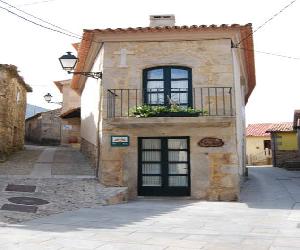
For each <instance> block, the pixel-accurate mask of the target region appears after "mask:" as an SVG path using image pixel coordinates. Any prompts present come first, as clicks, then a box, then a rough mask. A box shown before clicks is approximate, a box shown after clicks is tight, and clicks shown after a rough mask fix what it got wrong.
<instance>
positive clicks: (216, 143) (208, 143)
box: [198, 137, 224, 148]
mask: <svg viewBox="0 0 300 250" xmlns="http://www.w3.org/2000/svg"><path fill="white" fill-rule="evenodd" d="M198 145H199V146H200V147H207V148H208V147H222V146H223V145H224V142H223V140H222V139H219V138H214V137H205V138H203V139H201V140H200V141H199V142H198Z"/></svg>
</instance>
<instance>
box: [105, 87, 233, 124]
mask: <svg viewBox="0 0 300 250" xmlns="http://www.w3.org/2000/svg"><path fill="white" fill-rule="evenodd" d="M144 96H145V98H147V99H148V100H147V101H144V99H145V98H144ZM164 98H165V96H164V95H163V93H162V91H161V90H160V89H151V90H148V91H146V94H145V93H144V92H143V91H142V90H140V89H108V90H107V103H106V105H107V109H106V110H107V118H115V117H128V116H131V115H132V112H133V111H134V110H135V109H136V108H137V107H138V106H140V105H142V104H144V103H151V105H163V103H166V100H164ZM168 98H169V97H168ZM189 99H192V107H193V108H194V109H197V110H201V111H203V112H202V113H201V115H203V116H234V108H233V106H234V105H233V91H232V87H197V88H193V91H192V94H190V95H189V94H188V92H187V91H184V90H183V89H178V90H177V91H176V90H174V91H173V90H172V93H171V98H170V100H171V102H173V103H177V104H180V105H181V106H187V103H189Z"/></svg>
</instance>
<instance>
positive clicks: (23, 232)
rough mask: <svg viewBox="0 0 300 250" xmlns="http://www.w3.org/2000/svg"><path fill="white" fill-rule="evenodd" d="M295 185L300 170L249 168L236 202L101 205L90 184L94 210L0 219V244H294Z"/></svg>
mask: <svg viewBox="0 0 300 250" xmlns="http://www.w3.org/2000/svg"><path fill="white" fill-rule="evenodd" d="M86 181H87V180H86ZM89 181H90V180H88V181H87V182H89ZM65 184H67V183H65ZM80 185H81V184H80ZM80 185H79V186H80ZM76 186H77V184H76ZM84 186H85V187H86V184H85V185H84ZM73 188H74V185H73V186H72V187H69V189H73ZM81 188H83V186H80V187H78V190H80V189H81ZM299 188H300V172H288V171H286V170H283V169H278V168H272V167H251V168H249V180H248V181H247V182H246V183H245V185H244V187H243V190H242V196H241V201H240V202H206V201H192V200H186V199H174V198H172V199H157V198H156V199H154V198H153V199H141V200H137V201H131V202H129V203H127V204H119V205H113V206H100V205H97V204H95V203H94V204H93V201H92V200H93V198H92V197H93V195H94V194H93V192H94V190H93V189H89V190H87V191H88V192H86V196H88V201H91V203H88V202H87V203H86V205H88V206H93V205H95V207H93V208H81V209H76V210H73V211H67V212H64V213H60V214H55V215H50V216H48V217H44V218H38V219H35V220H31V221H27V222H23V223H10V224H5V225H2V227H0V244H1V250H2V249H4V250H27V249H30V250H32V249H38V250H40V249H45V250H46V249H53V250H66V249H68V250H76V249H85V250H86V249H126V250H127V249H129V250H130V249H133V250H137V249H138V250H140V249H151V250H153V249H154V250H155V249H161V250H163V249H166V250H179V249H182V250H184V249H205V250H299V249H300V231H299V230H300V205H299V204H300V195H299ZM57 191H58V193H60V188H58V190H57ZM46 193H47V192H46ZM87 193H88V195H87ZM69 194H70V195H71V194H72V195H75V197H79V196H77V195H76V194H75V192H70V193H69ZM49 195H50V197H53V196H52V195H51V194H50V193H49ZM43 198H44V199H48V197H47V196H43ZM50 199H51V198H49V200H50ZM68 199H70V197H68ZM73 201H76V202H78V200H77V198H74V200H73ZM55 202H56V201H55ZM81 205H83V203H81V202H79V203H77V205H76V207H80V206H81ZM69 208H70V209H72V205H70V207H68V208H67V209H69ZM73 208H74V207H73ZM58 210H60V209H58ZM1 212H3V211H1ZM2 219H3V218H2Z"/></svg>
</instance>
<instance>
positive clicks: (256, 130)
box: [246, 123, 272, 137]
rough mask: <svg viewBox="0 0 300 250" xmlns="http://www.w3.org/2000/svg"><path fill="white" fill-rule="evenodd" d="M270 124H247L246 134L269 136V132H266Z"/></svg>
mask: <svg viewBox="0 0 300 250" xmlns="http://www.w3.org/2000/svg"><path fill="white" fill-rule="evenodd" d="M270 126H272V123H256V124H249V125H248V126H247V128H246V136H253V137H258V136H270V134H268V133H266V131H267V130H268V128H269V127H270Z"/></svg>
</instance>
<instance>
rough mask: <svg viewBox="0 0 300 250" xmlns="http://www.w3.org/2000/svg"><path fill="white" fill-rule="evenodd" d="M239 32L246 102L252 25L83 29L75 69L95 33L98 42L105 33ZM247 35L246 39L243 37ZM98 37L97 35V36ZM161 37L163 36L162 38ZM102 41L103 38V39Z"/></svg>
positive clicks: (251, 70)
mask: <svg viewBox="0 0 300 250" xmlns="http://www.w3.org/2000/svg"><path fill="white" fill-rule="evenodd" d="M224 31H225V32H227V31H228V32H230V31H234V32H239V33H240V39H241V41H242V43H241V47H242V48H244V50H241V51H243V52H242V53H244V56H245V60H246V71H247V78H248V81H247V82H248V93H247V96H246V98H245V99H246V102H247V100H248V98H249V96H250V95H251V93H252V91H253V89H254V87H255V84H256V83H255V82H256V81H255V65H254V50H253V49H254V47H253V38H252V36H249V34H251V33H252V25H251V24H246V25H239V24H232V25H227V24H222V25H219V26H218V25H215V24H213V25H209V26H208V25H191V26H186V25H184V26H172V27H171V26H164V27H137V28H117V29H111V28H108V29H95V30H87V29H85V30H84V33H83V37H82V40H81V42H80V44H79V46H78V48H77V52H78V55H77V56H78V58H79V62H78V63H77V65H76V69H75V71H84V67H85V65H86V62H87V57H88V54H89V51H90V48H91V46H92V43H93V42H94V39H95V35H100V40H99V43H101V41H102V40H101V35H103V36H105V35H106V34H110V35H120V34H124V35H132V36H134V35H135V34H138V33H168V34H171V33H176V34H177V33H178V34H180V33H181V32H182V36H183V37H185V34H186V32H208V33H209V32H224ZM246 37H247V39H245V38H246ZM97 38H99V37H97ZM162 39H163V38H162ZM103 41H104V40H103ZM97 42H98V40H97ZM81 77H82V76H80V75H74V76H73V79H72V83H71V86H72V88H74V89H78V88H79V81H80V78H81Z"/></svg>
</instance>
